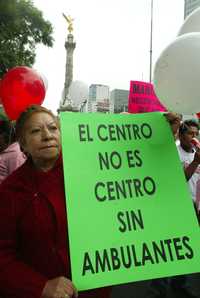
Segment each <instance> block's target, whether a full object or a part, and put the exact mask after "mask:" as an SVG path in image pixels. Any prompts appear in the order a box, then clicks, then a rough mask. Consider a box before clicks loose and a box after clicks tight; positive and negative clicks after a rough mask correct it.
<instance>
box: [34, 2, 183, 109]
mask: <svg viewBox="0 0 200 298" xmlns="http://www.w3.org/2000/svg"><path fill="white" fill-rule="evenodd" d="M33 3H34V5H35V6H36V7H37V8H38V9H40V10H41V11H42V12H43V16H44V18H45V19H46V20H49V21H50V22H51V23H52V25H53V29H54V33H53V37H54V40H55V41H54V46H53V48H48V47H45V46H42V45H39V46H37V51H36V54H37V56H36V62H35V65H34V68H35V69H36V70H38V71H39V72H40V73H42V74H43V75H44V76H45V77H46V79H47V81H48V89H47V93H46V97H45V100H44V106H46V107H48V108H50V109H52V110H53V111H54V112H55V111H56V110H57V108H58V107H59V102H60V100H61V96H62V91H63V87H64V78H65V63H66V50H65V47H64V43H65V40H66V38H67V34H68V31H67V23H66V20H65V19H64V18H63V16H62V13H65V14H66V15H70V16H71V17H72V18H74V31H73V35H74V39H75V41H76V49H75V51H74V71H73V80H74V81H77V80H78V81H83V82H85V83H86V84H87V85H88V86H89V85H90V84H105V85H108V86H110V90H113V89H126V90H129V85H130V80H139V81H147V82H148V81H149V65H150V54H149V52H150V33H151V29H150V28H151V26H150V24H151V0H57V1H52V0H51V1H50V0H33ZM183 15H184V0H154V1H153V30H152V36H153V39H152V65H153V67H154V65H155V62H156V61H157V59H158V58H159V56H160V54H161V53H162V51H163V50H164V49H165V48H166V47H167V46H168V45H169V44H170V43H171V42H172V41H173V40H174V39H175V38H176V36H177V33H178V31H179V29H180V27H181V25H182V24H183V21H184V18H183Z"/></svg>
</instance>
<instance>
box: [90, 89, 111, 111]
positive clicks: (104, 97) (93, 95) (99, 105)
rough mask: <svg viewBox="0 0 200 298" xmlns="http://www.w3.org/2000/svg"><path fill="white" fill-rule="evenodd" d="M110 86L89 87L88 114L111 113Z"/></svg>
mask: <svg viewBox="0 0 200 298" xmlns="http://www.w3.org/2000/svg"><path fill="white" fill-rule="evenodd" d="M109 110H110V108H109V86H107V85H101V84H92V85H90V87H89V100H88V103H87V111H88V112H101V113H107V112H109Z"/></svg>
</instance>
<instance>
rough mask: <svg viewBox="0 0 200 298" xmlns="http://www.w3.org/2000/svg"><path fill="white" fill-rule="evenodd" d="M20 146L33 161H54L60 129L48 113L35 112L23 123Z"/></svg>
mask: <svg viewBox="0 0 200 298" xmlns="http://www.w3.org/2000/svg"><path fill="white" fill-rule="evenodd" d="M22 147H23V149H24V151H25V152H26V153H28V154H30V155H31V157H32V159H33V161H34V162H35V163H42V162H43V161H44V162H45V161H48V160H52V161H55V160H56V159H57V157H58V155H59V152H60V149H61V144H60V129H59V127H58V124H57V122H56V121H55V119H54V118H53V117H52V116H51V115H50V114H48V113H45V112H36V113H34V114H33V115H32V116H31V117H30V118H29V119H28V120H27V121H26V123H25V125H24V129H23V139H22Z"/></svg>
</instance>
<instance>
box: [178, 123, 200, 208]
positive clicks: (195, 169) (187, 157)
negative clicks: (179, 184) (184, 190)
mask: <svg viewBox="0 0 200 298" xmlns="http://www.w3.org/2000/svg"><path fill="white" fill-rule="evenodd" d="M198 135H199V125H198V123H197V122H196V121H195V120H186V121H184V122H183V123H182V125H181V126H180V129H179V140H180V144H179V145H178V146H177V149H178V153H179V157H180V160H181V162H182V164H183V167H184V172H185V176H186V179H187V181H188V185H189V189H190V192H191V195H192V199H193V202H194V204H195V207H196V208H197V210H198V209H199V202H200V191H197V187H198V190H199V186H198V184H200V167H199V164H200V148H198V147H197V146H195V145H194V143H193V139H194V138H196V137H198Z"/></svg>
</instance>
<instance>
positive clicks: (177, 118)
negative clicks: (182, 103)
mask: <svg viewBox="0 0 200 298" xmlns="http://www.w3.org/2000/svg"><path fill="white" fill-rule="evenodd" d="M164 116H165V118H166V120H167V121H168V122H169V125H170V127H171V130H172V133H173V135H174V138H175V139H176V138H177V135H178V131H179V128H180V125H181V120H182V115H181V114H177V113H174V112H167V113H164Z"/></svg>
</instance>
